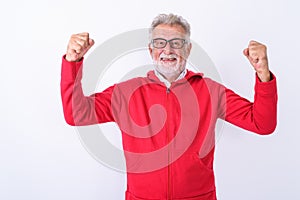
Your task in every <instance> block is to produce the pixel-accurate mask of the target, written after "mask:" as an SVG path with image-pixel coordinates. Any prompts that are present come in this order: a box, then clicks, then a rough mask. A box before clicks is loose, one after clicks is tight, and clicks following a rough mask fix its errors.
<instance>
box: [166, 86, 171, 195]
mask: <svg viewBox="0 0 300 200" xmlns="http://www.w3.org/2000/svg"><path fill="white" fill-rule="evenodd" d="M166 93H167V98H166V107H167V108H166V109H167V121H166V132H167V145H168V184H167V200H171V199H172V196H171V166H170V160H171V155H170V153H171V152H170V151H171V150H170V145H169V144H170V133H169V122H168V121H169V120H168V118H169V117H170V116H168V113H169V93H170V88H169V87H167V91H166Z"/></svg>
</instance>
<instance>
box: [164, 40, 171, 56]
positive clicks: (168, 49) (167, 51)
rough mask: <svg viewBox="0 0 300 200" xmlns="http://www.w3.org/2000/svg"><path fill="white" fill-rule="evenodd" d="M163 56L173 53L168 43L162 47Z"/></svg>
mask: <svg viewBox="0 0 300 200" xmlns="http://www.w3.org/2000/svg"><path fill="white" fill-rule="evenodd" d="M164 52H165V54H171V53H173V48H172V47H171V46H170V43H169V42H167V45H166V46H165V47H164Z"/></svg>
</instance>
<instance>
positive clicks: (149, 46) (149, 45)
mask: <svg viewBox="0 0 300 200" xmlns="http://www.w3.org/2000/svg"><path fill="white" fill-rule="evenodd" d="M148 50H149V53H150V56H151V58H152V52H153V49H152V47H151V43H149V44H148Z"/></svg>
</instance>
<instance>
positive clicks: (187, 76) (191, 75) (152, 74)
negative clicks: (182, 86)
mask: <svg viewBox="0 0 300 200" xmlns="http://www.w3.org/2000/svg"><path fill="white" fill-rule="evenodd" d="M147 77H148V78H149V79H150V80H152V81H154V82H157V83H161V84H164V83H163V82H161V81H160V80H159V78H158V77H157V76H156V74H155V72H154V70H151V71H149V72H148V73H147ZM194 77H198V78H203V73H196V72H193V71H190V70H187V72H186V74H185V76H184V78H182V79H179V80H177V81H175V82H174V83H181V82H185V81H186V80H189V79H191V78H194Z"/></svg>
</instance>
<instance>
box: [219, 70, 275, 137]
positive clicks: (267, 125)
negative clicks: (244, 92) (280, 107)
mask: <svg viewBox="0 0 300 200" xmlns="http://www.w3.org/2000/svg"><path fill="white" fill-rule="evenodd" d="M271 77H272V79H271V80H270V81H269V82H261V81H260V80H259V78H258V77H257V75H256V81H255V87H254V91H255V95H254V102H250V101H248V100H247V99H245V98H242V97H240V96H239V95H237V94H236V93H234V92H233V91H232V90H230V89H228V88H225V87H224V90H223V92H222V94H223V95H222V98H221V99H222V103H221V104H222V106H221V108H222V112H221V113H222V114H221V118H223V119H225V120H226V121H227V122H230V123H232V124H234V125H236V126H238V127H241V128H243V129H246V130H249V131H252V132H255V133H258V134H262V135H263V134H271V133H272V132H274V130H275V128H276V124H277V86H276V77H275V76H274V75H273V74H272V75H271Z"/></svg>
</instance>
